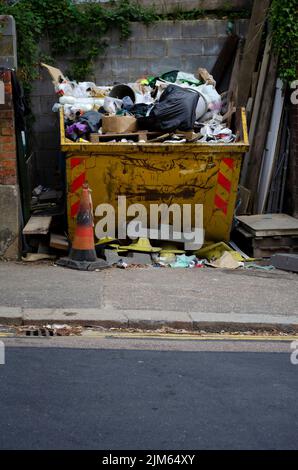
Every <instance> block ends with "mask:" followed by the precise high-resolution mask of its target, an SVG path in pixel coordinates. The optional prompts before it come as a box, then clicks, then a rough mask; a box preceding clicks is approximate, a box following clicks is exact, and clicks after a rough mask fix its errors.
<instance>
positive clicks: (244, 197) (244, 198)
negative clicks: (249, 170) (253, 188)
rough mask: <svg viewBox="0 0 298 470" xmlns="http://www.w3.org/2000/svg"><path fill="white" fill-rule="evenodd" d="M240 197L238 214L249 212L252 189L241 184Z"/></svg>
mask: <svg viewBox="0 0 298 470" xmlns="http://www.w3.org/2000/svg"><path fill="white" fill-rule="evenodd" d="M238 189H239V198H240V201H241V202H240V205H239V206H238V207H237V210H236V213H237V215H242V214H247V210H248V206H249V201H250V191H249V189H247V188H245V187H244V186H241V185H239V188H238Z"/></svg>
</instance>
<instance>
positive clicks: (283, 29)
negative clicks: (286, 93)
mask: <svg viewBox="0 0 298 470" xmlns="http://www.w3.org/2000/svg"><path fill="white" fill-rule="evenodd" d="M270 25H271V36H272V44H273V48H274V50H275V51H276V53H277V54H278V55H279V77H280V78H281V79H282V80H283V81H284V82H289V83H291V82H293V81H294V80H296V79H297V68H298V8H297V0H272V4H271V9H270Z"/></svg>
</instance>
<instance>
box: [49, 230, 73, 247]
mask: <svg viewBox="0 0 298 470" xmlns="http://www.w3.org/2000/svg"><path fill="white" fill-rule="evenodd" d="M50 247H51V248H56V250H63V251H68V249H69V241H68V239H67V238H66V237H65V236H64V235H58V234H57V233H51V237H50Z"/></svg>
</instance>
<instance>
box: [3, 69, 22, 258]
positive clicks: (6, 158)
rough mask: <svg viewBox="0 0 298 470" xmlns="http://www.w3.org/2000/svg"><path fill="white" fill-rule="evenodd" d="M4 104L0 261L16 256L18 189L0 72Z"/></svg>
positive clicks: (9, 99)
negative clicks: (2, 258) (1, 258)
mask: <svg viewBox="0 0 298 470" xmlns="http://www.w3.org/2000/svg"><path fill="white" fill-rule="evenodd" d="M0 80H1V81H3V82H4V86H5V103H4V104H0V257H5V258H15V259H16V258H17V257H18V254H19V230H20V223H19V185H18V177H17V153H16V139H15V122H14V108H13V96H12V84H11V71H10V70H3V69H0Z"/></svg>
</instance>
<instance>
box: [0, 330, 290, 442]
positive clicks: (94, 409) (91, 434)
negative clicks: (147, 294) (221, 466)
mask: <svg viewBox="0 0 298 470" xmlns="http://www.w3.org/2000/svg"><path fill="white" fill-rule="evenodd" d="M1 339H2V340H3V338H1ZM5 343H6V346H7V347H6V364H5V365H2V366H0V425H1V428H0V429H1V432H0V449H112V450H116V449H126V450H130V449H152V450H156V449H163V450H165V449H178V450H179V449H186V450H187V449H297V448H298V438H297V436H298V400H297V397H298V393H297V392H298V365H297V366H294V365H292V364H291V362H290V352H291V349H290V343H278V342H275V343H273V342H272V343H270V342H266V343H257V342H248V343H244V342H236V341H235V342H234V341H233V342H228V343H226V342H223V341H221V342H202V341H163V340H154V339H151V340H148V339H145V340H142V339H135V340H133V339H120V340H117V339H105V338H93V339H92V338H91V339H88V338H65V339H64V338H63V339H60V340H59V339H58V338H53V339H49V338H47V339H42V338H41V339H39V338H36V340H35V339H30V338H28V339H26V338H23V339H17V340H14V339H12V338H11V339H8V340H5Z"/></svg>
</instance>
